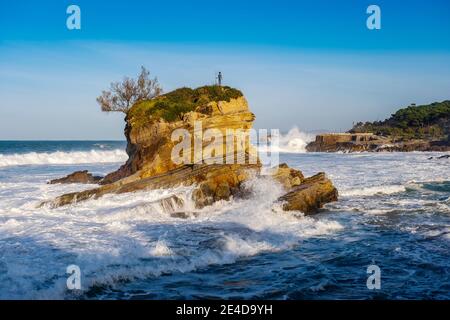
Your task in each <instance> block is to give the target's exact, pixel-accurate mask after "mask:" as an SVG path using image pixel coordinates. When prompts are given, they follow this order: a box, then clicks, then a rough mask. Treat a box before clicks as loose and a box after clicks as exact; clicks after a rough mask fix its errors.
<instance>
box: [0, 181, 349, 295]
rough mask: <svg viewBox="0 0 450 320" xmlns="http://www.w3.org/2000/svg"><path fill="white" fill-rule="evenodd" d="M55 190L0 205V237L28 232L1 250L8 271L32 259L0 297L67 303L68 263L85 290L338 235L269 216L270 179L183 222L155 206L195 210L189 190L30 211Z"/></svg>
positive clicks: (324, 224) (273, 193) (274, 188)
mask: <svg viewBox="0 0 450 320" xmlns="http://www.w3.org/2000/svg"><path fill="white" fill-rule="evenodd" d="M58 187H59V186H55V185H46V184H43V185H40V186H39V188H37V189H34V190H30V191H27V195H28V199H29V200H28V201H31V200H32V201H31V202H30V203H28V202H27V203H26V204H23V205H21V206H20V209H16V210H11V208H12V207H15V205H14V204H13V203H2V204H0V217H2V218H1V219H0V231H1V232H2V233H3V234H4V235H5V237H14V236H17V235H21V234H27V239H33V241H31V243H29V242H27V241H24V242H22V243H20V244H17V247H14V248H8V247H2V246H1V245H0V250H4V256H5V261H8V265H7V266H6V267H7V268H8V270H11V269H14V268H15V266H14V262H15V261H18V259H19V258H18V256H19V255H20V254H22V253H21V252H24V251H26V252H27V258H28V259H29V261H30V263H29V264H28V265H27V267H26V268H23V269H20V270H18V271H17V272H16V274H15V276H14V277H10V276H9V275H8V276H7V280H5V281H13V282H14V285H15V286H16V287H17V291H15V292H11V291H7V290H4V289H5V288H4V287H2V286H1V285H0V289H1V290H0V298H5V297H8V298H16V297H27V298H33V299H42V298H58V299H61V298H71V297H70V292H67V290H66V288H65V281H66V279H67V277H66V275H65V274H64V273H62V272H61V270H65V267H66V266H67V265H69V264H76V265H78V266H79V267H80V268H81V270H82V272H83V275H84V277H83V291H84V292H86V291H89V290H91V289H93V288H95V287H97V286H105V285H106V286H112V287H114V286H115V285H118V284H120V283H121V282H123V280H124V279H126V280H135V279H146V278H148V277H159V276H160V275H162V274H166V273H173V272H175V273H178V272H181V273H185V272H191V271H194V270H197V269H199V268H205V267H208V266H211V265H224V264H230V263H234V262H236V261H237V260H238V259H240V258H243V257H249V256H254V255H258V254H261V253H263V252H280V251H283V250H288V249H290V248H292V247H294V246H297V245H298V244H299V243H300V242H301V241H302V239H305V238H309V237H314V236H322V235H324V234H329V233H333V232H334V231H336V230H340V229H342V226H341V225H340V224H339V223H338V222H336V221H333V220H328V219H321V220H316V219H313V218H310V217H296V216H294V215H291V214H287V213H286V212H278V211H276V210H274V208H273V201H275V200H276V199H277V198H278V197H279V196H280V195H281V193H282V192H283V190H282V187H281V186H279V185H277V184H274V183H273V181H272V180H271V179H269V178H257V179H254V180H251V181H248V182H246V185H245V187H246V188H249V189H250V190H251V191H252V192H251V196H250V197H249V198H248V199H240V200H238V199H231V200H230V201H220V202H217V203H215V204H214V205H213V206H210V207H205V208H203V209H201V210H197V211H196V215H195V216H194V217H192V218H188V219H181V218H175V217H173V216H172V215H171V213H170V212H168V211H166V210H164V208H163V207H161V206H159V205H157V204H156V203H157V201H158V200H161V199H165V198H167V197H169V196H171V195H178V196H180V197H182V198H183V200H184V203H185V206H184V208H182V209H181V210H185V211H186V212H189V211H191V210H196V209H195V206H194V203H193V202H192V200H190V197H189V195H190V194H191V192H192V188H191V187H178V188H170V189H161V190H150V191H140V192H134V193H129V194H110V195H105V196H103V197H101V198H99V199H95V200H94V199H92V200H88V201H85V202H80V203H77V204H74V205H70V206H66V207H64V208H57V209H50V208H45V207H43V208H39V209H36V206H35V204H36V203H37V202H39V201H40V200H44V199H45V198H46V197H48V196H49V194H53V191H54V190H56V189H57V188H58ZM67 187H68V188H69V187H72V186H67ZM36 214H39V215H40V218H39V220H38V221H37V222H36V221H35V220H34V219H29V217H32V216H36ZM2 219H3V220H2ZM55 221H57V223H55ZM2 222H3V224H2ZM42 230H45V232H44V233H43V232H42ZM86 244H89V245H86ZM42 259H45V261H48V262H49V264H43V265H39V268H38V269H32V268H33V266H34V262H35V261H42ZM19 260H20V259H19ZM29 272H33V274H34V275H35V277H36V279H37V281H39V282H41V283H44V282H48V283H49V286H48V288H36V287H35V286H34V285H33V283H32V282H29V281H22V280H21V279H23V278H25V276H26V275H27V274H28V273H29ZM1 279H2V278H1V276H0V280H1ZM2 290H3V292H1V291H2Z"/></svg>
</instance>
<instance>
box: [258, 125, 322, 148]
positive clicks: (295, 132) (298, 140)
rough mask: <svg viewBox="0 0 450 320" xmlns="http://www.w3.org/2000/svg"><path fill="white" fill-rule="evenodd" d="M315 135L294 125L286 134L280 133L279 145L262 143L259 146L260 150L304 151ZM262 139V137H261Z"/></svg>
mask: <svg viewBox="0 0 450 320" xmlns="http://www.w3.org/2000/svg"><path fill="white" fill-rule="evenodd" d="M314 138H315V135H313V134H310V133H306V132H302V131H300V129H299V128H297V127H293V128H292V129H290V130H289V132H288V133H286V134H280V136H279V145H278V146H275V145H274V146H267V145H266V144H265V143H261V144H260V145H259V146H258V151H259V152H271V151H273V152H279V153H304V152H306V146H307V144H308V143H309V142H311V141H313V140H314ZM260 139H262V137H260Z"/></svg>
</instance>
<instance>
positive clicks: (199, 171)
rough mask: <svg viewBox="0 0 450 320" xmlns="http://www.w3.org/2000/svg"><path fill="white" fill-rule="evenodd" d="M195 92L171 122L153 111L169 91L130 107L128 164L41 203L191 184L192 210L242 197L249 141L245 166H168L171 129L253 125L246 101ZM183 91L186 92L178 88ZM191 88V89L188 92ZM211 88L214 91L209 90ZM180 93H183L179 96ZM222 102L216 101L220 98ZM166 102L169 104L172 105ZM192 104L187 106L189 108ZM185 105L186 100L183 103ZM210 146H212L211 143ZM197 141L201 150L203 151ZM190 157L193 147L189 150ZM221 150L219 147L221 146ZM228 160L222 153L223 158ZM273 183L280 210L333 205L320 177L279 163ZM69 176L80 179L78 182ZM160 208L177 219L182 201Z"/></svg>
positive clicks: (257, 168) (257, 170)
mask: <svg viewBox="0 0 450 320" xmlns="http://www.w3.org/2000/svg"><path fill="white" fill-rule="evenodd" d="M207 89H209V88H207ZM207 89H205V87H203V88H198V89H195V90H197V91H199V92H200V93H201V95H200V99H199V98H198V96H199V95H198V92H197V91H195V90H194V91H193V92H188V93H189V94H191V95H192V96H195V97H196V98H195V100H192V101H194V103H195V104H196V105H195V108H193V111H189V112H182V113H180V114H178V115H177V116H176V117H172V118H171V120H167V119H164V118H162V117H158V116H155V113H154V108H155V106H158V103H161V102H162V103H164V101H166V100H170V99H172V100H173V99H174V97H178V96H180V92H177V90H175V91H174V92H171V93H168V94H166V95H163V96H160V97H158V98H155V99H152V100H151V101H146V102H145V103H137V104H136V105H134V106H133V107H132V108H131V109H130V110H129V112H128V113H127V117H126V127H125V136H126V138H127V153H128V156H129V159H128V161H127V162H126V163H125V164H124V165H123V166H121V167H120V168H119V169H118V170H117V171H115V172H112V173H110V174H108V175H107V176H106V177H104V178H102V179H99V180H97V181H96V182H98V183H99V184H100V185H99V186H98V187H97V188H93V189H89V190H85V191H82V192H75V193H69V194H64V195H61V196H59V197H57V198H56V199H53V200H50V201H46V202H44V203H42V204H41V205H48V206H50V207H59V206H64V205H69V204H73V203H76V202H80V201H84V200H87V199H96V198H99V197H101V196H103V195H105V194H111V193H116V194H120V193H127V192H134V191H139V190H151V189H163V188H171V187H176V186H193V187H194V190H193V192H192V194H191V199H190V200H192V201H193V202H194V203H195V208H196V209H201V208H203V207H205V206H209V205H211V204H213V203H214V202H216V201H219V200H229V199H231V198H232V197H234V198H240V197H245V196H246V193H247V192H248V190H246V189H245V188H244V187H243V184H244V182H246V181H248V180H250V179H255V178H258V177H259V176H261V175H262V171H261V163H260V161H259V159H257V161H256V163H250V161H247V160H248V159H249V158H250V157H251V156H252V155H253V156H254V155H255V154H256V157H257V153H256V151H255V150H254V148H253V147H252V146H251V145H250V143H248V144H246V146H245V149H244V153H245V160H246V161H245V162H244V163H242V164H241V163H234V164H206V163H205V160H203V162H200V163H195V164H179V163H174V162H173V161H172V158H171V153H172V150H173V148H174V146H175V142H174V140H173V139H172V134H173V132H174V130H176V129H184V130H187V132H189V133H190V134H192V135H193V136H195V134H198V132H195V130H196V128H195V122H196V121H201V123H202V129H201V133H204V132H205V130H207V129H215V130H218V131H220V132H221V133H223V134H224V135H225V136H226V135H227V134H229V133H228V132H229V131H228V130H230V129H232V130H248V129H251V128H252V126H253V121H254V120H255V115H254V114H253V113H252V112H250V110H249V107H248V103H247V101H246V99H245V98H244V96H243V95H241V96H235V94H234V95H233V97H230V98H229V99H223V100H218V99H217V95H215V96H213V95H208V90H207ZM179 90H186V89H179ZM190 90H192V89H190ZM214 90H217V87H216V88H214ZM219 90H223V92H221V94H220V95H219V96H220V97H222V96H229V94H227V90H231V89H230V88H228V87H219ZM185 96H186V94H184V95H183V97H185ZM221 99H222V98H221ZM172 100H171V101H172ZM192 101H188V102H187V103H189V104H191V103H193V102H192ZM184 103H186V101H184ZM211 143H212V142H211ZM207 145H208V144H207V143H206V144H205V143H203V147H207ZM190 148H191V150H190V151H191V152H190V153H192V156H193V157H194V159H195V154H196V152H198V150H195V144H194V146H190ZM223 150H225V145H224V146H223ZM232 152H233V154H232V157H233V159H237V157H238V155H237V154H236V150H234V151H232ZM227 156H230V154H229V153H228V154H227V153H226V152H225V153H224V155H223V157H227ZM271 171H272V173H271V176H270V177H271V178H272V179H273V181H274V183H279V184H280V185H281V186H282V187H283V189H284V191H285V195H284V196H282V197H280V198H279V199H278V201H277V203H279V204H280V205H281V207H282V208H283V210H285V211H291V210H296V211H301V212H303V213H304V214H311V213H315V212H317V211H318V210H319V209H320V208H322V207H323V206H324V205H325V204H326V203H328V202H332V201H336V200H337V197H338V192H337V190H336V188H335V187H334V186H333V184H332V182H331V181H330V180H329V179H328V178H327V177H326V176H325V174H324V173H319V174H317V175H314V176H313V177H310V178H305V177H304V176H303V174H302V172H301V171H299V170H296V169H293V168H289V166H288V165H286V164H281V165H279V166H277V167H275V168H273V170H271ZM75 177H78V178H80V179H79V180H78V181H77V180H76V179H74V178H75ZM91 178H92V176H91V175H89V174H88V173H87V172H81V173H74V174H72V175H69V176H68V177H66V178H62V179H58V180H54V181H52V183H57V182H59V183H66V182H67V183H72V182H78V183H79V182H82V183H84V182H85V181H90V179H91ZM159 202H160V204H161V206H162V207H163V208H165V209H166V210H167V211H169V213H171V214H175V215H177V216H180V217H183V216H185V215H186V214H185V213H183V210H184V209H185V208H184V199H183V197H179V196H177V195H174V196H171V197H169V198H167V199H163V200H160V201H159Z"/></svg>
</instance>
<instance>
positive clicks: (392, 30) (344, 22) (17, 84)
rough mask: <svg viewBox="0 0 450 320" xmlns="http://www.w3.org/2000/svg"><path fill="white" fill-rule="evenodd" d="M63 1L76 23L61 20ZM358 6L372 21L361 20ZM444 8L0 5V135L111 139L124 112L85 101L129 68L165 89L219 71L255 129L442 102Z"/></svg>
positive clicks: (394, 3) (119, 132)
mask: <svg viewBox="0 0 450 320" xmlns="http://www.w3.org/2000/svg"><path fill="white" fill-rule="evenodd" d="M111 2H113V1H111ZM70 4H76V5H78V6H79V7H80V8H81V26H82V28H81V30H72V31H70V30H68V29H67V28H66V18H67V14H66V8H67V6H68V5H70ZM370 4H377V5H379V6H380V8H381V18H382V29H381V30H372V31H371V30H368V29H367V28H366V19H367V17H368V15H367V14H366V8H367V7H368V6H369V5H370ZM449 14H450V2H449V1H447V0H445V1H444V0H434V1H432V2H431V1H418V0H416V1H402V0H390V1H364V0H345V1H344V0H342V1H331V0H328V1H325V0H316V1H298V0H297V1H258V2H255V1H245V2H244V1H242V0H241V1H234V0H231V1H204V0H196V1H133V0H128V1H114V2H113V3H109V2H108V1H92V0H91V1H76V0H74V1H71V2H69V1H15V2H10V1H8V2H7V1H3V0H2V1H1V2H0V94H1V96H2V99H1V101H0V112H1V114H2V116H1V117H0V139H122V138H123V115H121V114H104V113H101V112H100V110H99V107H98V106H97V105H96V102H95V98H96V96H97V95H99V93H100V92H101V90H103V89H106V88H107V87H108V85H109V83H110V82H111V81H116V80H120V79H121V78H122V77H123V76H124V75H135V74H136V73H137V72H138V71H139V67H140V65H145V66H146V67H147V68H148V69H150V70H151V72H152V73H153V74H154V75H157V76H158V77H159V79H160V82H161V83H162V85H163V86H164V88H165V90H166V91H169V90H172V89H175V88H177V87H179V86H184V85H187V86H192V87H195V86H200V85H203V84H208V83H212V82H213V81H214V74H215V72H217V71H219V70H220V71H222V72H223V73H224V77H225V79H224V80H225V82H226V84H228V85H231V86H235V87H238V88H240V89H241V90H242V91H243V92H244V93H245V94H246V96H247V98H248V100H249V102H250V106H251V108H252V111H254V112H255V113H256V115H257V121H256V126H257V127H261V128H262V127H263V128H280V129H282V130H288V129H289V128H291V127H293V126H298V127H299V128H300V129H302V130H317V129H319V130H320V129H326V130H345V129H348V128H349V127H351V125H352V122H353V121H359V120H377V119H384V118H385V117H387V116H389V114H390V113H392V112H393V111H395V110H396V109H397V108H399V107H401V106H404V105H407V104H409V103H411V102H415V103H429V102H433V101H439V100H444V99H449V98H450V97H449V88H450V72H449V71H450V19H448V16H449Z"/></svg>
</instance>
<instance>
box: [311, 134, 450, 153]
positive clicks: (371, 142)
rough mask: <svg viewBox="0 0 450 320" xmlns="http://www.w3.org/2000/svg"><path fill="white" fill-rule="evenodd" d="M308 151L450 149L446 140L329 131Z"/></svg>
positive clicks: (443, 150) (438, 150)
mask: <svg viewBox="0 0 450 320" xmlns="http://www.w3.org/2000/svg"><path fill="white" fill-rule="evenodd" d="M306 150H307V151H308V152H412V151H435V152H445V151H450V144H448V143H447V142H446V141H440V140H437V141H433V140H425V139H394V138H392V137H383V136H378V135H375V134H372V133H329V134H320V135H317V136H316V139H315V141H313V142H310V143H309V144H308V145H307V146H306Z"/></svg>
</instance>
